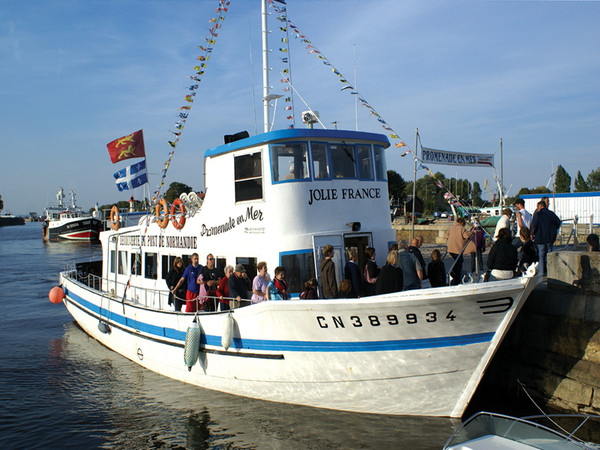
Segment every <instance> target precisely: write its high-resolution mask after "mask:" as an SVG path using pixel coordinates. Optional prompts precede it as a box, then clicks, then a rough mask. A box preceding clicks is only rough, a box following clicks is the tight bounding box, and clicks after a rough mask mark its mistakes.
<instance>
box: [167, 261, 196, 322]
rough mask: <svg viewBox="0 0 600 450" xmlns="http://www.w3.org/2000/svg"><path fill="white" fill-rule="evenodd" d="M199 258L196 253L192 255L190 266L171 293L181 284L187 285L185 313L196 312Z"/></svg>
mask: <svg viewBox="0 0 600 450" xmlns="http://www.w3.org/2000/svg"><path fill="white" fill-rule="evenodd" d="M199 260H200V257H199V256H198V253H194V254H193V255H192V258H191V261H192V264H190V265H189V266H187V267H186V268H185V271H184V272H183V276H182V277H181V279H180V280H179V282H178V283H177V286H175V289H173V291H172V292H173V293H175V291H176V290H177V288H178V287H179V286H180V285H181V284H182V283H183V282H186V283H187V292H186V293H185V299H186V304H185V312H196V311H197V310H198V300H199V299H198V295H199V294H200V285H199V284H198V275H200V271H201V270H202V266H201V265H200V264H198V261H199Z"/></svg>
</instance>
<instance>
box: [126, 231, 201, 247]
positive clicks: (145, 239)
mask: <svg viewBox="0 0 600 450" xmlns="http://www.w3.org/2000/svg"><path fill="white" fill-rule="evenodd" d="M119 245H130V246H132V247H159V248H192V249H195V248H198V237H196V236H163V235H155V234H134V235H131V234H126V235H122V236H120V237H119Z"/></svg>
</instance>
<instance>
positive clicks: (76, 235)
mask: <svg viewBox="0 0 600 450" xmlns="http://www.w3.org/2000/svg"><path fill="white" fill-rule="evenodd" d="M100 231H102V221H101V220H100V219H96V218H93V217H84V218H76V219H71V220H60V221H56V222H54V221H51V222H50V223H49V224H48V229H47V232H46V233H45V235H46V236H47V240H48V241H98V240H99V236H100Z"/></svg>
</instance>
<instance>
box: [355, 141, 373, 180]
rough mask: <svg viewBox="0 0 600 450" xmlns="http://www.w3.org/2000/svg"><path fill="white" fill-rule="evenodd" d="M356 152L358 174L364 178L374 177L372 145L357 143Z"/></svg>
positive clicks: (370, 178)
mask: <svg viewBox="0 0 600 450" xmlns="http://www.w3.org/2000/svg"><path fill="white" fill-rule="evenodd" d="M356 153H357V155H358V175H359V178H360V179H362V180H372V179H373V159H372V158H371V146H370V145H357V146H356Z"/></svg>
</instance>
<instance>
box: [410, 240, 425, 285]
mask: <svg viewBox="0 0 600 450" xmlns="http://www.w3.org/2000/svg"><path fill="white" fill-rule="evenodd" d="M423 242H424V239H423V236H416V237H414V238H413V239H412V240H411V241H410V246H409V247H408V251H409V252H410V253H412V254H413V255H415V257H416V258H417V261H419V264H421V267H422V268H423V278H422V279H423V280H425V279H427V269H426V266H425V258H423V254H422V253H421V250H419V247H421V245H423Z"/></svg>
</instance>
